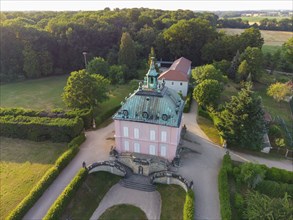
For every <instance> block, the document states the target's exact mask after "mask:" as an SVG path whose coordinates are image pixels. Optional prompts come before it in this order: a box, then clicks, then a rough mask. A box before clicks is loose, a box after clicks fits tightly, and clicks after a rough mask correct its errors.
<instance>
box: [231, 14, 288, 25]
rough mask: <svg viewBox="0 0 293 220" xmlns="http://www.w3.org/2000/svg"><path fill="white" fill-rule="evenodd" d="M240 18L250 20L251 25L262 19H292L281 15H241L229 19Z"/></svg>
mask: <svg viewBox="0 0 293 220" xmlns="http://www.w3.org/2000/svg"><path fill="white" fill-rule="evenodd" d="M238 18H241V19H242V20H243V21H248V23H249V24H250V25H252V24H254V23H257V24H258V23H259V22H260V21H261V20H263V19H270V20H272V19H276V20H277V21H280V20H282V19H290V17H289V16H288V17H285V16H284V17H281V16H256V17H248V16H241V17H232V18H229V19H238Z"/></svg>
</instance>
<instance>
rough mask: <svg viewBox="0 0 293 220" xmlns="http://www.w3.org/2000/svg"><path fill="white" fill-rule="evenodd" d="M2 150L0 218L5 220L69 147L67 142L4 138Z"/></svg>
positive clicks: (2, 138) (0, 161)
mask: <svg viewBox="0 0 293 220" xmlns="http://www.w3.org/2000/svg"><path fill="white" fill-rule="evenodd" d="M0 150H1V155H0V159H1V160H0V185H1V187H0V219H3V218H4V217H5V216H6V215H8V214H9V212H10V211H11V210H12V209H13V208H14V207H15V206H16V205H17V204H18V203H19V202H20V201H21V200H22V199H23V198H24V197H25V196H26V195H27V194H28V193H29V191H30V190H31V188H32V187H33V186H34V185H35V184H36V183H37V182H38V181H39V179H40V178H41V177H42V176H43V175H44V173H45V172H46V171H47V170H48V169H49V168H50V167H52V165H53V164H54V162H55V160H56V159H57V158H58V157H59V156H60V154H61V153H62V152H64V151H65V150H66V144H60V143H58V144H57V143H50V142H33V141H27V140H20V139H10V138H4V137H1V141H0Z"/></svg>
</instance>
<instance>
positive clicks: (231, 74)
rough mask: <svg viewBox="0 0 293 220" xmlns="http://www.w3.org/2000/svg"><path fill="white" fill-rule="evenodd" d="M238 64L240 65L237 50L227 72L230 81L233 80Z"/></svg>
mask: <svg viewBox="0 0 293 220" xmlns="http://www.w3.org/2000/svg"><path fill="white" fill-rule="evenodd" d="M239 64H240V53H239V50H237V53H236V55H235V56H234V57H233V60H232V62H231V66H230V68H229V69H228V71H227V73H228V77H229V78H230V79H235V77H236V73H237V69H238V66H239Z"/></svg>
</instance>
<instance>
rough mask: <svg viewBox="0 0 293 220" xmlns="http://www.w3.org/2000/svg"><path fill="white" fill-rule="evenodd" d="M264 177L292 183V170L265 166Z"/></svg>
mask: <svg viewBox="0 0 293 220" xmlns="http://www.w3.org/2000/svg"><path fill="white" fill-rule="evenodd" d="M265 179H266V180H272V181H276V182H282V183H288V184H293V172H290V171H287V170H283V169H279V168H275V167H272V168H267V172H266V177H265Z"/></svg>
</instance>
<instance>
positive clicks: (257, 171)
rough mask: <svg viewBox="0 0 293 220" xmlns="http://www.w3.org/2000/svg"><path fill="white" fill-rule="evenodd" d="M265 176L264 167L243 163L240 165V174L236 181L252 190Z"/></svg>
mask: <svg viewBox="0 0 293 220" xmlns="http://www.w3.org/2000/svg"><path fill="white" fill-rule="evenodd" d="M265 174H266V166H265V165H260V164H253V163H243V164H241V165H240V173H239V175H238V176H237V177H236V179H238V180H239V181H240V182H242V183H244V184H246V185H247V186H248V187H249V188H252V189H254V188H255V187H256V186H257V184H259V183H260V182H261V181H262V180H263V179H264V178H265Z"/></svg>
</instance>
